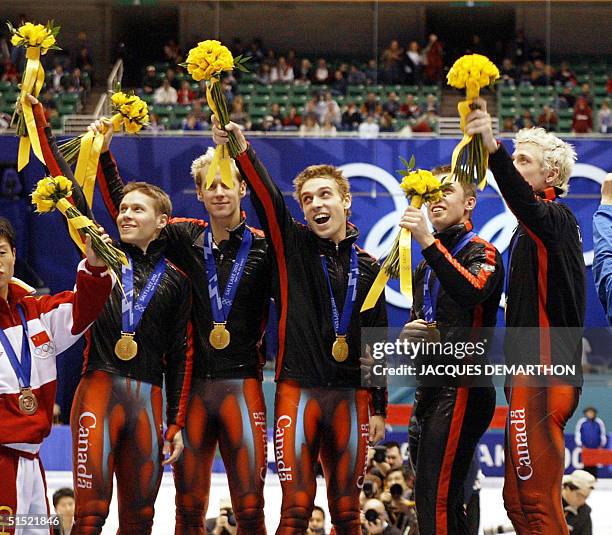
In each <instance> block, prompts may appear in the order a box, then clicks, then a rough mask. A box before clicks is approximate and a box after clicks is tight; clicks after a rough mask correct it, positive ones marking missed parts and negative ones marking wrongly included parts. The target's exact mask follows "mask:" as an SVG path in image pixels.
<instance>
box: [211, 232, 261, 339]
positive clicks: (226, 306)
mask: <svg viewBox="0 0 612 535" xmlns="http://www.w3.org/2000/svg"><path fill="white" fill-rule="evenodd" d="M252 242H253V235H252V234H251V231H250V230H249V229H248V228H245V229H244V233H243V235H242V242H241V244H240V248H239V249H238V253H237V254H236V260H235V262H234V265H233V266H232V270H231V272H230V275H229V278H228V280H227V284H226V285H225V289H224V290H223V294H221V292H220V291H219V277H218V275H217V266H216V264H215V257H214V255H213V236H212V232H211V231H210V229H209V228H207V229H206V230H205V231H204V264H205V266H206V273H207V275H208V296H209V298H210V308H211V312H212V317H213V328H212V330H211V331H210V334H209V335H208V341H209V342H210V345H211V346H212V347H213V348H214V349H225V348H226V347H227V346H228V345H229V344H230V340H231V336H230V333H229V331H228V330H227V327H226V325H227V318H228V317H229V314H230V310H231V308H232V304H233V303H234V298H235V297H236V292H237V291H238V285H239V284H240V280H241V278H242V274H243V272H244V267H245V265H246V262H247V259H248V256H249V251H250V250H251V244H252Z"/></svg>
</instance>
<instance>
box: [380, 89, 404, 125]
mask: <svg viewBox="0 0 612 535" xmlns="http://www.w3.org/2000/svg"><path fill="white" fill-rule="evenodd" d="M400 108H401V104H400V101H399V98H398V96H397V93H396V92H395V91H390V92H389V94H388V95H387V100H386V102H385V103H384V104H383V106H382V111H383V112H387V113H388V114H389V115H391V117H393V118H395V117H397V116H398V115H399V111H400Z"/></svg>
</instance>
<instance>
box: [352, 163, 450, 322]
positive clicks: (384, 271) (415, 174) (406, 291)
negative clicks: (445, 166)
mask: <svg viewBox="0 0 612 535" xmlns="http://www.w3.org/2000/svg"><path fill="white" fill-rule="evenodd" d="M400 159H401V160H402V163H403V164H404V166H405V169H401V170H399V171H398V173H399V174H400V175H401V176H402V177H403V178H402V182H401V183H400V187H401V188H402V191H403V192H404V194H405V195H406V198H407V199H410V206H414V207H415V208H421V206H422V205H423V203H426V202H437V201H439V200H440V199H442V197H443V195H444V187H443V185H442V183H441V182H440V180H439V179H438V178H437V177H435V176H434V175H433V174H432V173H431V172H430V171H427V170H425V169H414V166H415V160H414V156H413V157H412V158H410V162H407V161H406V160H405V159H404V158H400ZM411 256H412V251H411V235H410V231H409V230H407V229H404V228H403V229H401V230H400V232H398V234H397V236H396V238H395V240H394V242H393V245H392V246H391V251H390V252H389V254H388V256H387V258H386V259H385V261H384V262H383V264H382V267H381V270H380V272H379V273H378V276H377V277H376V280H375V281H374V283H373V284H372V287H371V288H370V291H369V292H368V295H367V296H366V299H365V301H364V303H363V306H362V307H361V311H362V312H364V311H365V310H368V309H370V308H373V307H374V305H376V302H377V301H378V298H379V297H380V294H381V293H382V292H383V290H384V288H385V285H386V284H387V281H388V280H389V279H398V278H399V279H400V291H401V292H402V294H403V295H404V296H405V297H406V299H408V302H409V303H410V304H412V259H411Z"/></svg>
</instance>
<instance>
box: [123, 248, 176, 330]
mask: <svg viewBox="0 0 612 535" xmlns="http://www.w3.org/2000/svg"><path fill="white" fill-rule="evenodd" d="M127 257H128V263H127V265H124V266H122V267H121V283H122V284H123V290H124V293H125V299H124V300H123V302H122V303H121V328H122V331H123V332H124V333H135V332H136V329H137V328H138V325H139V324H140V320H141V319H142V315H143V314H144V311H145V310H146V309H147V305H148V304H149V302H150V301H151V299H153V296H154V295H155V290H157V287H158V286H159V283H160V281H161V278H162V275H163V274H164V272H165V270H166V259H165V257H163V256H162V257H161V258H160V259H159V260H158V261H157V264H155V268H154V269H153V271H152V272H151V275H149V279H148V280H147V283H146V284H145V287H144V288H143V289H142V291H141V292H140V294H139V295H138V299H137V300H136V303H134V268H133V267H132V259H131V258H130V256H129V255H127Z"/></svg>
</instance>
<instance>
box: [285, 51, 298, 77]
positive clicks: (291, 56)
mask: <svg viewBox="0 0 612 535" xmlns="http://www.w3.org/2000/svg"><path fill="white" fill-rule="evenodd" d="M297 64H298V60H297V56H296V54H295V50H293V48H290V49H289V50H288V51H287V65H289V67H291V68H292V69H293V75H294V78H295V69H296V67H297Z"/></svg>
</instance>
